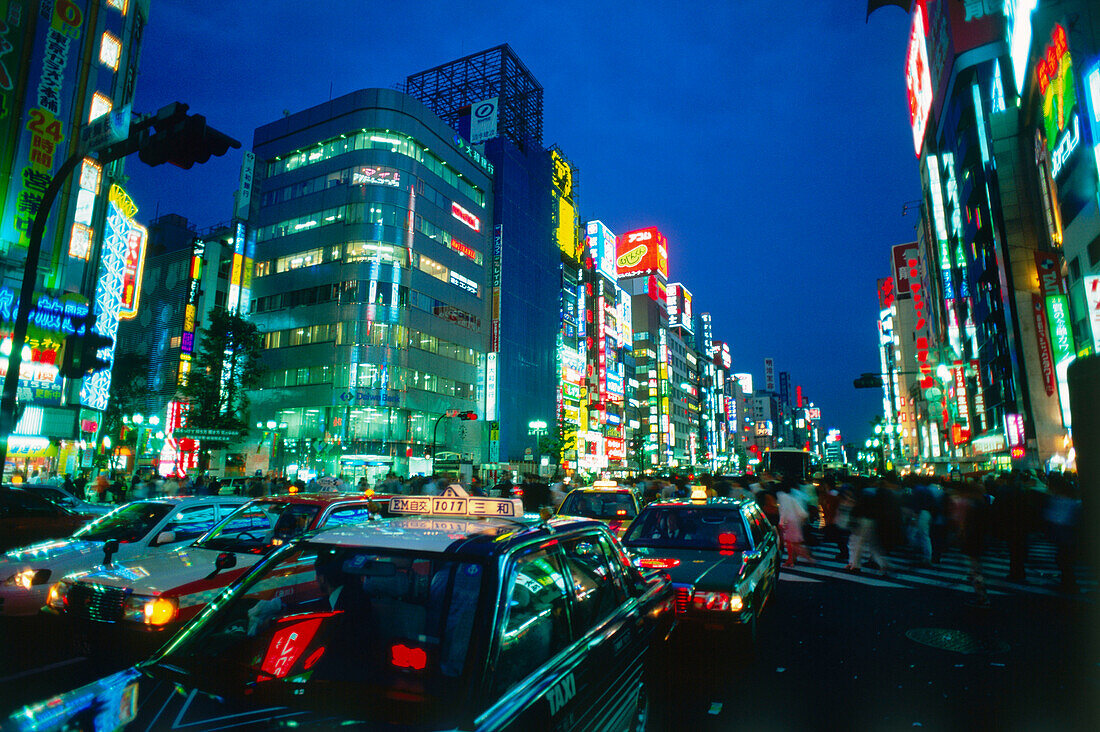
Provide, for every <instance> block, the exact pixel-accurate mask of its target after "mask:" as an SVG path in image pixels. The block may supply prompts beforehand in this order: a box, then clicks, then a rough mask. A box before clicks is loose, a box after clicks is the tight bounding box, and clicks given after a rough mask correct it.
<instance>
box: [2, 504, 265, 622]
mask: <svg viewBox="0 0 1100 732" xmlns="http://www.w3.org/2000/svg"><path fill="white" fill-rule="evenodd" d="M247 500H248V499H247V498H241V497H238V496H224V497H220V496H170V497H164V498H155V499H151V500H147V501H133V502H131V503H126V504H124V505H122V506H119V507H118V508H116V509H115V510H113V511H111V512H110V513H108V514H106V515H104V516H101V517H100V518H98V519H96V520H95V521H93V522H91V523H90V524H87V525H85V526H83V527H82V528H80V529H79V530H77V531H76V532H75V533H74V534H73V535H72V536H70V537H67V538H64V539H52V540H50V541H44V542H40V543H38V544H32V545H30V546H26V547H21V548H19V549H12V550H10V551H8V552H7V553H5V554H4V555H3V556H2V557H0V614H2V615H35V614H37V613H38V610H39V609H40V608H41V607H42V606H43V605H45V604H46V599H47V592H48V591H49V588H50V585H51V583H52V582H56V581H57V580H58V579H60V578H61V577H63V576H64V575H66V574H69V573H70V572H79V571H82V570H88V569H92V568H94V567H97V566H101V565H110V564H112V563H113V562H115V561H129V560H132V559H134V558H135V557H138V556H142V555H144V554H148V553H150V552H164V551H169V550H172V549H175V548H176V547H179V546H183V545H185V544H189V543H190V542H192V541H194V540H195V539H197V538H198V537H200V536H202V535H203V534H205V533H206V532H207V531H209V530H210V529H211V528H212V527H213V526H214V524H215V523H217V522H218V521H219V520H221V519H223V518H225V517H226V516H228V515H229V514H230V513H232V512H233V511H234V510H236V509H237V508H239V507H240V506H242V505H244V503H245V502H246V501H247Z"/></svg>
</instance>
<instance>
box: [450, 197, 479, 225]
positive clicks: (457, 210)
mask: <svg viewBox="0 0 1100 732" xmlns="http://www.w3.org/2000/svg"><path fill="white" fill-rule="evenodd" d="M451 216H454V217H455V218H456V219H458V220H459V221H461V222H462V223H464V224H466V225H467V226H469V227H470V228H471V229H473V230H474V231H481V219H479V218H478V217H477V216H474V215H473V214H472V213H470V212H469V211H467V210H466V209H464V208H462V206H459V205H458V204H457V203H455V202H453V201H452V202H451Z"/></svg>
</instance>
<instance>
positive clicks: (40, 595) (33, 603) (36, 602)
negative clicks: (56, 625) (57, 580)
mask: <svg viewBox="0 0 1100 732" xmlns="http://www.w3.org/2000/svg"><path fill="white" fill-rule="evenodd" d="M49 591H50V586H49V585H48V584H42V585H34V586H32V587H31V589H29V590H27V589H24V588H22V587H12V586H10V585H4V586H2V587H0V615H6V616H9V617H25V616H28V615H37V614H38V611H39V610H40V609H41V608H42V606H43V605H45V604H46V595H47V593H48V592H49Z"/></svg>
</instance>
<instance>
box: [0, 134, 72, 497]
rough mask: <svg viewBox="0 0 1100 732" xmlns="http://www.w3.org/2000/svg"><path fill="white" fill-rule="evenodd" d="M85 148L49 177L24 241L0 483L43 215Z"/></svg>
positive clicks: (2, 404)
mask: <svg viewBox="0 0 1100 732" xmlns="http://www.w3.org/2000/svg"><path fill="white" fill-rule="evenodd" d="M85 154H86V153H85V151H83V150H77V152H75V153H73V154H72V155H70V156H69V157H68V158H67V159H66V160H65V162H63V163H62V164H61V167H60V168H59V169H58V171H57V174H56V175H54V176H53V178H52V179H51V180H50V184H49V185H48V186H47V187H46V191H45V193H44V194H43V195H42V203H40V204H39V206H38V211H36V212H35V214H34V223H32V224H31V235H30V240H29V241H28V242H27V260H26V262H25V264H24V266H23V285H22V287H20V288H19V308H18V310H17V311H16V315H15V327H14V328H13V329H12V334H11V353H9V354H8V372H7V374H5V375H4V390H3V395H2V396H0V483H3V482H4V472H5V468H6V467H7V460H8V441H9V440H10V439H11V437H12V433H13V432H15V423H16V412H15V406H16V397H17V395H18V392H19V370H20V368H22V366H23V345H24V344H25V343H26V340H27V326H28V325H29V323H30V318H31V307H32V303H31V300H32V299H33V298H34V285H35V282H36V281H37V280H38V259H39V256H40V254H41V251H42V236H43V234H44V233H45V231H46V219H47V218H49V215H50V208H52V207H53V202H54V200H55V199H56V198H57V194H58V193H60V192H61V186H63V185H64V184H65V181H66V180H68V178H69V175H70V174H72V172H73V170H74V169H75V168H76V166H77V165H78V164H79V163H80V161H81V160H83V159H84V156H85Z"/></svg>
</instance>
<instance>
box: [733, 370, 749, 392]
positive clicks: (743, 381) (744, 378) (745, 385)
mask: <svg viewBox="0 0 1100 732" xmlns="http://www.w3.org/2000/svg"><path fill="white" fill-rule="evenodd" d="M733 378H735V379H737V383H738V384H740V385H741V393H742V394H746V395H749V396H751V395H752V374H734V375H733Z"/></svg>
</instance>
